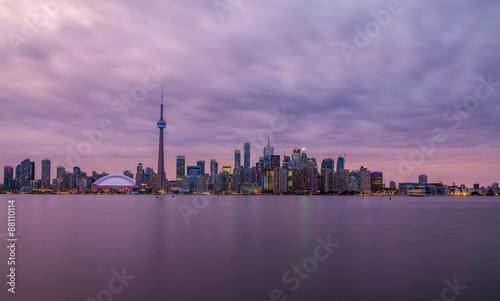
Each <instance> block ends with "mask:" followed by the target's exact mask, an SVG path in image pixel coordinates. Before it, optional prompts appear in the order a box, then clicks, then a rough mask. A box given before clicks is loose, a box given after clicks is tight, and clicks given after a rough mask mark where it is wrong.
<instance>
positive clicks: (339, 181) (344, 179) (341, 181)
mask: <svg viewBox="0 0 500 301" xmlns="http://www.w3.org/2000/svg"><path fill="white" fill-rule="evenodd" d="M337 166H338V165H337ZM348 185H349V170H347V169H341V170H339V171H337V172H336V173H335V185H334V186H335V187H336V189H337V190H338V191H340V192H342V191H347V190H348V188H349V187H348Z"/></svg>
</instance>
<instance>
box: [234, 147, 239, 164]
mask: <svg viewBox="0 0 500 301" xmlns="http://www.w3.org/2000/svg"><path fill="white" fill-rule="evenodd" d="M238 166H241V150H239V149H235V150H234V168H236V167H238Z"/></svg>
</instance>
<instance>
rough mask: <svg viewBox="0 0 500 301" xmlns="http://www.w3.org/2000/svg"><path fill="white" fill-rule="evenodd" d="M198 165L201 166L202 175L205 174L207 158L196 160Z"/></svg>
mask: <svg viewBox="0 0 500 301" xmlns="http://www.w3.org/2000/svg"><path fill="white" fill-rule="evenodd" d="M196 166H199V167H200V176H204V175H205V160H200V161H196Z"/></svg>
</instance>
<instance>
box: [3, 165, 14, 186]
mask: <svg viewBox="0 0 500 301" xmlns="http://www.w3.org/2000/svg"><path fill="white" fill-rule="evenodd" d="M13 177H14V169H12V166H4V168H3V185H5V186H11V185H12V178H13Z"/></svg>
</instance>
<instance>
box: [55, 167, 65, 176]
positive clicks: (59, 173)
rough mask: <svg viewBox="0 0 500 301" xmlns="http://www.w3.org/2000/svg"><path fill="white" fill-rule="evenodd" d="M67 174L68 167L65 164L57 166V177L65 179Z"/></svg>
mask: <svg viewBox="0 0 500 301" xmlns="http://www.w3.org/2000/svg"><path fill="white" fill-rule="evenodd" d="M65 174H66V169H65V168H64V166H62V165H59V166H57V171H56V176H57V178H58V179H64V176H65Z"/></svg>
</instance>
